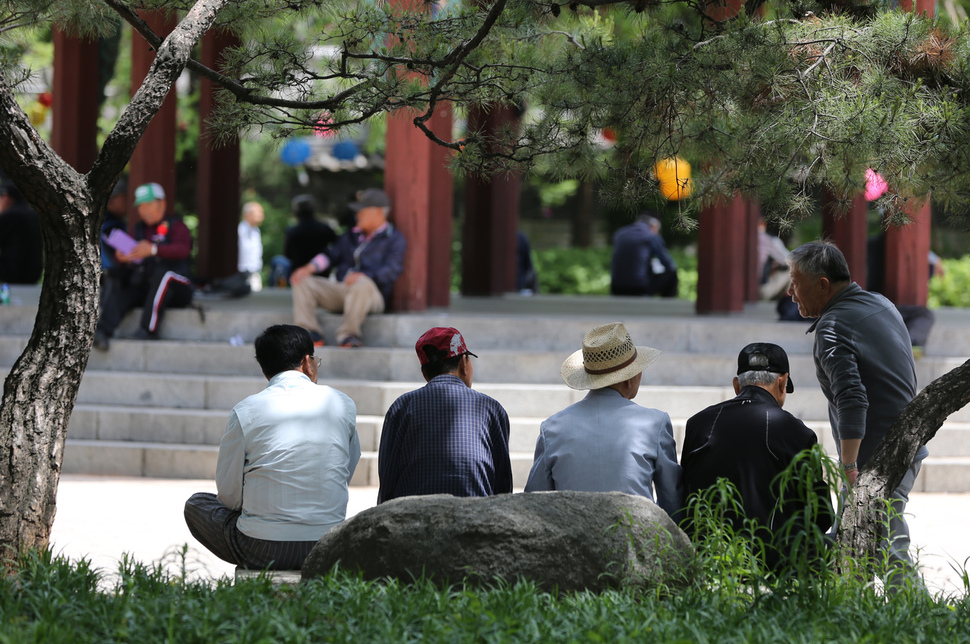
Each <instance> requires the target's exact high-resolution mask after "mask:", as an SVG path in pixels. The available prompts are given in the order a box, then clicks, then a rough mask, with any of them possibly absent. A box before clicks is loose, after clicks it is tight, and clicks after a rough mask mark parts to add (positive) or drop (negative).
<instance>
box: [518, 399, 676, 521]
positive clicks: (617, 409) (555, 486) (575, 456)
mask: <svg viewBox="0 0 970 644" xmlns="http://www.w3.org/2000/svg"><path fill="white" fill-rule="evenodd" d="M654 487H655V488H656V491H657V496H656V499H654V494H653V489H654ZM544 490H580V491H586V492H626V493H627V494H637V495H640V496H645V497H648V498H649V499H651V500H656V502H657V505H659V506H660V507H662V508H663V509H664V510H666V511H667V514H669V515H671V516H673V515H674V513H675V512H677V511H678V510H680V508H681V505H683V501H684V490H683V484H682V482H681V469H680V465H678V464H677V446H676V445H675V443H674V433H673V428H672V427H671V424H670V416H668V415H667V414H666V413H665V412H662V411H659V410H657V409H650V408H647V407H641V406H640V405H638V404H636V403H635V402H633V401H631V400H627V399H626V398H624V397H623V396H621V395H620V394H619V393H618V392H617V391H616V390H614V389H610V388H605V389H594V390H592V391H590V392H589V393H588V394H587V395H586V398H584V399H583V400H581V401H580V402H578V403H576V404H575V405H570V406H569V407H567V408H566V409H564V410H562V411H561V412H559V413H558V414H555V415H553V416H551V417H550V418H549V419H547V420H546V421H545V422H544V423H542V426H541V427H540V428H539V439H538V440H537V441H536V454H535V462H534V463H533V464H532V472H530V474H529V481H528V483H526V485H525V491H526V492H539V491H544Z"/></svg>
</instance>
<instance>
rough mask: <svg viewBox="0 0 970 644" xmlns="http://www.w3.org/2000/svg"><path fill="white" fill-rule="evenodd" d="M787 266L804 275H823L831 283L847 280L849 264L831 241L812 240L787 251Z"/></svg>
mask: <svg viewBox="0 0 970 644" xmlns="http://www.w3.org/2000/svg"><path fill="white" fill-rule="evenodd" d="M788 266H790V267H791V268H797V269H798V270H799V271H801V272H802V273H804V274H806V275H813V276H816V277H824V278H826V279H828V281H829V282H832V283H840V282H848V281H850V280H851V279H852V278H851V276H850V275H849V264H848V262H846V261H845V255H843V254H842V251H840V250H839V249H838V247H837V246H836V245H835V244H833V243H832V242H828V241H813V242H808V243H807V244H802V245H801V246H799V247H798V248H796V249H795V250H793V251H792V252H790V253H788Z"/></svg>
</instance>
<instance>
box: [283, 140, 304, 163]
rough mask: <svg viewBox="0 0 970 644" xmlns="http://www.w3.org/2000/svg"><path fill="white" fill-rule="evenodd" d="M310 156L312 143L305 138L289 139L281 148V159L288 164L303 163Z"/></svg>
mask: <svg viewBox="0 0 970 644" xmlns="http://www.w3.org/2000/svg"><path fill="white" fill-rule="evenodd" d="M309 158H310V144H309V143H307V142H306V141H304V140H303V139H293V140H291V141H287V143H286V145H284V146H283V149H282V150H280V159H281V160H282V161H283V163H285V164H286V165H291V166H298V165H302V164H303V163H304V162H305V161H306V160H307V159H309Z"/></svg>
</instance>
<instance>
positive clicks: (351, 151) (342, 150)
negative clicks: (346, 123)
mask: <svg viewBox="0 0 970 644" xmlns="http://www.w3.org/2000/svg"><path fill="white" fill-rule="evenodd" d="M358 153H359V152H358V149H357V144H356V143H354V142H353V141H341V142H340V143H337V144H336V145H334V146H333V152H332V154H333V158H335V159H337V160H338V161H353V160H354V159H356V158H357V154H358Z"/></svg>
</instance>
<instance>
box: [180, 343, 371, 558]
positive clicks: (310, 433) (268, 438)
mask: <svg viewBox="0 0 970 644" xmlns="http://www.w3.org/2000/svg"><path fill="white" fill-rule="evenodd" d="M255 347H256V361H257V362H258V363H259V366H260V368H261V369H262V371H263V375H264V376H266V379H267V380H269V385H268V386H267V387H266V388H265V389H264V390H263V391H261V392H259V393H258V394H254V395H252V396H250V397H248V398H246V399H245V400H243V401H242V402H241V403H239V404H238V405H236V406H235V407H234V408H233V410H232V412H231V413H230V414H229V422H228V424H227V425H226V433H225V434H224V435H223V437H222V442H221V443H220V445H219V461H218V465H217V467H216V489H217V491H218V495H216V494H210V493H207V492H200V493H198V494H193V495H192V497H191V498H189V500H188V501H187V502H186V504H185V522H186V523H187V524H188V526H189V530H190V531H191V532H192V536H194V537H195V538H196V539H198V540H199V541H200V542H201V543H202V545H204V546H205V547H206V548H208V549H209V550H210V551H212V552H213V553H214V554H215V555H216V556H218V557H219V558H220V559H222V560H224V561H228V562H229V563H232V564H235V565H237V566H242V567H244V568H253V569H257V570H264V569H272V570H295V569H298V568H300V567H301V566H302V565H303V560H304V559H305V558H306V556H307V555H308V554H309V553H310V550H311V549H312V548H313V546H314V544H316V542H317V541H318V540H319V539H320V537H321V536H323V533H325V532H326V531H327V530H329V529H330V528H332V527H334V526H336V525H338V524H339V523H340V522H341V521H343V520H344V518H345V517H346V515H347V497H348V492H347V486H348V485H349V484H350V479H351V477H352V476H353V474H354V469H356V467H357V461H358V460H359V459H360V441H359V439H358V437H357V424H356V422H357V406H356V405H355V404H354V401H352V400H351V399H350V398H348V397H347V396H346V395H344V394H342V393H341V392H339V391H337V390H336V389H332V388H330V387H327V386H324V385H318V384H316V382H317V369H318V367H319V363H318V361H317V360H318V359H317V358H314V356H313V342H312V340H311V339H310V335H309V334H308V333H307V332H306V330H305V329H301V328H300V327H297V326H292V325H288V324H280V325H276V326H271V327H269V328H268V329H266V330H265V331H263V333H262V334H261V335H260V336H259V337H258V338H256V342H255Z"/></svg>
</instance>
